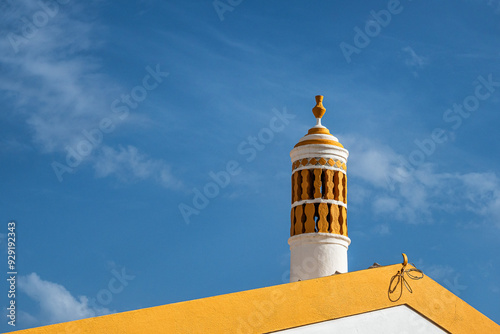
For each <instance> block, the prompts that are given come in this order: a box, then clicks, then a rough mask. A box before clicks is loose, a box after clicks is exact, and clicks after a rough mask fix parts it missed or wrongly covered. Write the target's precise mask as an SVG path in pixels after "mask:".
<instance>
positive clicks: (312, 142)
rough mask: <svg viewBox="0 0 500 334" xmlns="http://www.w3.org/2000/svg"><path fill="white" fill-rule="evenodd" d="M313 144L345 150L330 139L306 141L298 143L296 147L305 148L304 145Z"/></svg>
mask: <svg viewBox="0 0 500 334" xmlns="http://www.w3.org/2000/svg"><path fill="white" fill-rule="evenodd" d="M311 144H327V145H334V146H338V147H342V148H344V146H342V144H341V143H339V142H338V141H335V140H330V139H309V140H304V141H301V142H298V143H297V144H296V145H295V146H294V147H298V146H303V145H311Z"/></svg>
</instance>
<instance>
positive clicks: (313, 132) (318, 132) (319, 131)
mask: <svg viewBox="0 0 500 334" xmlns="http://www.w3.org/2000/svg"><path fill="white" fill-rule="evenodd" d="M307 134H308V135H330V136H331V135H332V134H331V133H330V131H329V130H328V129H327V128H310V129H309V131H307Z"/></svg>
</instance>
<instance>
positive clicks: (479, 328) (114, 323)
mask: <svg viewBox="0 0 500 334" xmlns="http://www.w3.org/2000/svg"><path fill="white" fill-rule="evenodd" d="M408 267H411V266H408ZM400 269H401V264H397V265H390V266H384V267H377V268H372V269H366V270H361V271H355V272H349V273H345V274H337V275H333V276H328V277H322V278H317V279H311V280H306V281H300V282H295V283H288V284H283V285H277V286H271V287H266V288H260V289H254V290H247V291H241V292H236V293H231V294H226V295H219V296H215V297H209V298H203V299H197V300H192V301H186V302H180V303H175V304H169V305H163V306H157V307H151V308H145V309H140V310H135V311H129V312H123V313H117V314H111V315H106V316H101V317H95V318H88V319H82V320H77V321H72V322H68V323H61V324H56V325H50V326H45V327H38V328H33V329H27V330H23V331H19V332H18V333H26V334H42V333H98V332H105V333H120V334H121V333H186V332H189V333H228V332H235V331H236V332H243V333H266V332H273V331H279V330H284V329H289V328H294V327H299V326H305V325H309V324H314V323H320V322H324V321H328V320H332V319H339V318H343V317H347V316H352V315H356V314H362V313H366V312H371V311H375V310H383V309H387V308H390V307H393V306H398V305H406V306H408V307H409V308H411V309H413V310H415V311H416V312H418V313H419V314H420V315H422V316H423V317H425V318H427V319H429V320H430V321H431V322H433V323H434V324H436V325H437V326H439V327H441V328H442V329H444V330H446V331H448V332H451V333H468V334H469V333H476V332H481V333H500V326H498V325H497V324H496V323H494V322H493V321H492V320H490V319H489V318H487V317H486V316H485V315H483V314H481V313H480V312H479V311H477V310H476V309H474V308H473V307H472V306H470V305H468V304H467V303H466V302H464V301H463V300H461V299H460V298H458V297H457V296H455V295H454V294H453V293H451V292H450V291H448V290H447V289H445V288H444V287H442V286H441V285H439V284H438V283H436V282H435V281H434V280H432V279H431V278H429V277H428V276H424V278H423V279H420V280H408V282H409V284H410V285H411V288H412V290H413V293H410V292H409V291H407V290H403V294H402V296H401V298H400V299H399V300H397V301H396V302H392V301H390V300H389V298H388V288H389V283H390V280H391V277H392V276H394V275H395V274H396V273H397V272H398V271H399V270H400Z"/></svg>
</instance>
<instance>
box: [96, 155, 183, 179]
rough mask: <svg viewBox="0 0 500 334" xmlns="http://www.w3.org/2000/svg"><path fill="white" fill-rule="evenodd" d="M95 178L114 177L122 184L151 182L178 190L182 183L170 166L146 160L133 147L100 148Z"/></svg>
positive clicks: (157, 161) (162, 162) (146, 158)
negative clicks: (122, 182)
mask: <svg viewBox="0 0 500 334" xmlns="http://www.w3.org/2000/svg"><path fill="white" fill-rule="evenodd" d="M94 169H95V172H96V176H97V177H107V176H111V175H113V176H115V177H116V178H118V179H119V180H121V181H124V182H131V181H132V182H133V181H138V180H147V179H150V180H153V181H156V182H158V183H160V184H161V185H162V186H164V187H165V188H171V189H178V188H180V187H181V186H182V183H181V182H180V181H179V180H177V179H176V178H175V177H174V176H173V175H172V173H171V169H170V166H169V165H167V164H166V163H165V162H164V161H163V160H155V159H151V158H148V157H147V156H146V155H145V154H141V153H140V152H139V150H138V149H137V148H136V147H134V146H127V147H122V146H119V147H118V149H116V150H115V149H114V148H112V147H109V146H104V147H102V150H101V153H100V154H99V155H98V156H97V157H96V159H95V161H94Z"/></svg>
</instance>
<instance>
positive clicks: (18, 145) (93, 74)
mask: <svg viewBox="0 0 500 334" xmlns="http://www.w3.org/2000/svg"><path fill="white" fill-rule="evenodd" d="M53 5H54V6H58V7H57V8H58V9H57V12H56V13H55V14H54V15H53V16H51V17H50V20H49V21H48V22H47V23H46V24H45V25H44V26H43V27H39V28H36V33H33V34H32V35H30V38H26V37H24V36H23V31H24V30H23V29H25V27H24V26H23V25H22V24H21V23H20V22H21V20H19V18H21V17H28V18H30V17H33V13H34V12H37V11H40V10H41V8H40V6H41V5H36V4H34V3H32V2H29V1H23V2H19V3H16V4H15V5H13V6H15V7H16V8H15V11H13V12H12V13H11V14H10V15H6V22H4V25H5V26H6V31H7V33H12V34H15V35H16V36H19V38H22V39H21V40H22V41H23V42H22V43H19V44H18V45H17V44H16V47H15V48H14V47H13V45H12V41H9V39H7V38H2V39H0V65H1V66H2V76H1V77H0V92H1V93H2V95H0V101H2V99H3V101H4V105H5V106H7V107H6V112H5V114H4V117H9V116H12V115H15V116H16V117H17V118H21V119H23V120H24V121H25V122H26V125H27V126H28V129H29V130H30V132H31V141H32V143H27V142H25V137H19V138H14V139H10V140H9V141H8V142H5V143H4V144H1V145H0V148H3V149H10V150H12V149H18V150H20V149H23V148H26V147H30V146H33V147H34V148H35V149H37V150H38V151H40V152H42V153H45V154H54V155H58V156H59V157H61V156H62V157H63V158H62V159H59V158H56V159H58V161H63V162H64V156H66V154H67V152H68V147H71V148H73V147H76V146H77V145H78V143H81V142H82V140H85V136H84V132H85V131H87V132H88V131H90V130H92V129H95V128H98V126H99V124H100V121H102V120H103V119H104V118H105V117H106V118H109V119H117V115H115V114H114V113H113V112H112V110H111V104H112V102H113V100H115V99H116V98H117V97H119V96H120V93H123V92H126V91H127V90H126V89H123V88H122V87H120V85H119V84H117V83H115V80H113V78H110V77H109V76H107V75H105V74H104V72H105V71H104V69H103V66H102V64H101V60H100V59H99V58H96V57H95V56H93V55H92V54H96V51H98V50H99V49H100V47H101V41H100V40H99V37H98V36H99V32H100V31H102V30H103V29H104V27H103V26H102V25H101V24H100V23H99V22H95V21H92V19H91V18H89V17H91V16H92V15H91V14H89V13H87V12H88V8H87V7H92V5H93V4H92V2H90V3H88V4H87V5H86V6H84V5H82V4H79V3H77V2H70V3H68V4H66V5H64V6H63V5H57V3H56V2H54V4H53ZM128 91H130V88H129V89H128ZM141 118H143V119H144V118H147V116H145V113H141ZM131 121H137V117H134V116H130V117H128V119H127V122H131ZM122 122H124V121H123V120H120V121H119V122H114V124H117V125H118V124H119V123H122ZM143 123H147V122H143ZM108 136H109V135H108ZM105 139H106V138H105ZM87 159H88V162H90V163H91V164H93V167H94V168H95V170H96V175H97V176H98V177H105V176H108V175H115V176H117V177H118V179H120V180H122V181H124V180H129V178H128V176H132V179H133V180H145V179H148V178H152V179H154V180H156V181H157V182H158V183H160V184H161V185H162V186H165V187H167V188H171V189H173V188H176V185H178V184H179V181H177V180H176V179H175V178H174V177H173V176H172V174H171V172H170V169H169V166H168V165H167V163H165V162H162V161H160V160H152V159H149V160H148V159H147V158H145V155H144V154H141V153H140V152H138V150H137V148H135V147H132V146H129V147H128V148H127V149H123V148H121V147H119V148H116V149H115V148H112V147H109V146H106V145H102V146H101V147H98V149H95V150H93V151H92V155H91V156H89V157H88V158H87ZM82 166H84V165H82ZM47 167H48V168H50V166H47ZM80 168H84V167H80ZM73 172H74V171H73ZM56 177H57V175H55V178H56Z"/></svg>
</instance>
